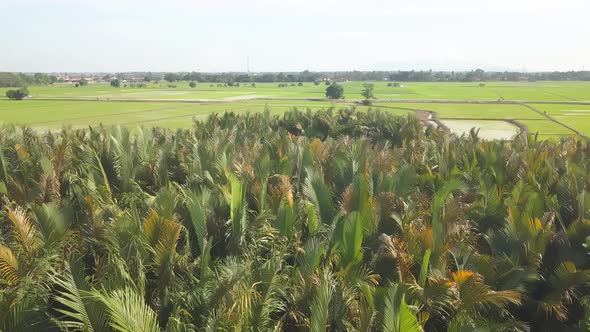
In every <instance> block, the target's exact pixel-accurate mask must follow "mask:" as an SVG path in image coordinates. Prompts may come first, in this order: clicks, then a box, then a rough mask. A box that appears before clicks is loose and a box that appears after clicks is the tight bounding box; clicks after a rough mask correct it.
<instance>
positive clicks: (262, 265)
mask: <svg viewBox="0 0 590 332" xmlns="http://www.w3.org/2000/svg"><path fill="white" fill-rule="evenodd" d="M0 147H1V153H0V192H1V193H2V194H1V203H0V204H1V205H2V210H3V212H2V213H1V215H0V229H1V231H0V243H2V244H1V245H0V330H2V331H31V330H44V331H52V330H60V329H61V330H80V331H105V330H116V331H157V330H166V331H191V330H198V331H203V330H206V331H216V330H232V331H233V330H235V331H269V330H285V331H306V330H311V331H324V330H329V331H343V330H351V331H368V330H374V331H420V330H421V329H424V330H425V331H446V330H449V331H473V330H474V329H475V328H476V327H480V328H482V329H481V330H480V331H484V330H486V329H487V330H489V331H520V330H526V329H528V328H534V329H535V330H543V329H545V330H550V331H557V330H563V331H565V330H567V329H570V330H577V329H580V330H587V329H588V327H589V324H590V303H589V300H588V293H589V292H588V286H589V281H590V272H589V270H588V269H589V268H590V260H589V256H588V249H587V247H586V246H585V245H589V244H590V243H588V242H590V241H588V238H587V237H588V236H590V220H588V218H589V217H590V216H589V212H590V197H589V196H588V195H587V191H588V188H589V187H588V186H589V185H590V177H589V176H588V171H589V169H590V158H589V156H590V154H589V153H590V145H589V144H588V143H587V142H584V141H580V140H576V139H573V138H570V139H567V140H566V139H564V140H561V141H560V142H558V143H545V142H538V141H537V140H536V139H535V138H534V137H518V138H517V139H516V140H515V141H514V142H485V141H480V140H479V139H478V138H477V135H476V133H475V132H473V133H472V134H471V135H470V136H469V137H465V138H457V137H454V136H451V135H449V134H447V133H445V132H443V131H439V130H435V129H432V128H424V127H423V126H422V125H421V124H420V123H419V122H418V121H417V120H416V119H415V118H413V117H394V116H392V115H390V114H388V113H381V112H365V113H361V112H355V111H351V110H347V111H345V110H341V111H336V110H328V111H326V112H319V113H311V112H299V111H296V110H294V111H291V112H287V113H285V114H284V115H282V116H281V117H279V116H274V117H271V116H270V115H269V113H268V112H266V113H263V114H256V115H248V116H236V115H234V114H231V113H226V114H224V115H211V116H210V117H209V118H208V119H207V120H205V121H202V122H195V123H194V129H193V130H179V131H176V132H171V131H167V130H163V129H159V128H155V129H150V130H134V131H129V130H128V129H126V128H102V127H99V128H90V129H87V130H75V131H74V130H64V131H62V132H60V133H46V134H36V133H34V132H33V131H32V130H31V129H28V128H15V127H2V128H1V129H0Z"/></svg>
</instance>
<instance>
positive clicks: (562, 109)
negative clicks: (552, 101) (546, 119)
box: [531, 104, 590, 136]
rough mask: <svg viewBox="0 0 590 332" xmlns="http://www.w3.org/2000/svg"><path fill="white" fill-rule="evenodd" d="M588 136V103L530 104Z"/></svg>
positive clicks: (589, 134)
mask: <svg viewBox="0 0 590 332" xmlns="http://www.w3.org/2000/svg"><path fill="white" fill-rule="evenodd" d="M531 106H533V107H535V108H536V109H538V110H540V111H543V112H547V114H549V115H551V116H552V117H554V118H555V119H556V120H558V121H560V122H562V123H565V124H566V125H568V126H571V127H572V128H575V129H577V130H578V131H580V132H582V133H584V134H585V135H588V136H590V105H544V104H539V105H531Z"/></svg>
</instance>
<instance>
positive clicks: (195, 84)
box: [188, 81, 197, 88]
mask: <svg viewBox="0 0 590 332" xmlns="http://www.w3.org/2000/svg"><path fill="white" fill-rule="evenodd" d="M188 86H190V87H191V88H194V87H196V86H197V83H195V82H194V81H191V82H190V83H189V84H188Z"/></svg>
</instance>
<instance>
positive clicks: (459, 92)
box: [0, 82, 590, 138]
mask: <svg viewBox="0 0 590 332" xmlns="http://www.w3.org/2000/svg"><path fill="white" fill-rule="evenodd" d="M363 83H364V82H346V83H343V85H344V92H345V98H346V100H345V101H339V102H337V103H334V102H331V101H328V100H325V99H324V98H325V96H324V92H325V88H326V86H325V85H324V84H321V85H318V86H316V85H314V84H312V83H304V85H303V86H288V87H281V88H279V87H278V85H277V84H276V83H256V86H252V85H251V84H244V83H242V84H241V86H239V87H219V86H217V83H199V84H198V85H197V87H196V88H190V87H189V86H188V82H182V83H177V84H176V88H169V87H167V84H166V83H162V84H149V85H148V86H147V87H145V88H131V87H129V86H128V87H124V86H123V85H122V86H121V87H120V88H113V87H110V86H109V85H108V84H90V85H88V86H85V87H78V88H76V87H74V86H73V85H70V84H56V85H50V86H31V87H29V92H30V95H31V98H30V99H28V100H23V101H9V100H8V99H6V98H5V97H4V92H5V90H6V89H0V96H1V97H0V122H3V123H10V124H18V125H27V126H30V127H33V128H35V129H38V130H56V129H60V128H62V127H73V128H81V127H87V126H95V125H99V124H104V125H125V126H145V127H150V126H162V127H169V128H188V127H191V126H192V119H193V118H194V117H202V116H206V115H208V114H210V113H214V112H224V111H233V112H241V113H246V112H259V111H263V110H264V109H265V108H268V109H270V110H271V111H272V112H273V113H280V112H283V111H285V110H288V109H289V108H291V107H297V108H300V109H306V108H311V109H322V108H328V107H332V106H334V107H357V108H358V109H367V107H365V106H362V107H361V106H358V105H356V104H355V103H354V101H355V100H359V99H362V97H361V94H360V93H361V91H362V84H363ZM373 84H375V97H376V98H377V99H378V101H375V102H374V105H373V106H372V107H373V108H381V109H383V110H388V111H391V112H394V113H396V114H407V113H413V112H414V111H415V110H422V111H428V112H434V114H435V115H436V116H437V118H438V119H440V120H441V121H442V122H443V123H445V122H446V123H447V124H449V125H447V127H449V128H451V129H452V130H454V129H453V128H457V129H456V130H455V131H456V132H457V133H458V134H461V133H462V132H465V128H468V127H469V126H470V125H473V126H475V127H478V128H480V129H481V131H480V132H481V133H482V134H483V135H482V136H486V130H487V131H488V132H489V134H490V135H492V136H493V135H495V134H494V133H498V132H499V131H503V132H504V134H509V133H511V132H513V131H514V128H517V127H516V126H515V125H513V124H510V123H508V122H506V121H505V120H515V121H517V122H518V123H520V124H522V125H525V126H526V127H527V128H528V130H529V131H530V132H533V133H539V134H540V136H541V137H547V138H549V137H551V138H554V137H559V136H564V135H572V134H574V131H573V130H572V129H574V130H576V131H578V132H580V133H582V134H584V135H589V136H590V105H574V104H568V103H572V102H578V103H579V102H588V103H589V104H590V82H487V83H485V86H483V87H482V86H480V84H479V83H455V82H453V83H412V82H409V83H401V85H402V86H400V87H388V86H387V82H373ZM425 101H428V102H427V103H426V102H425ZM443 101H446V102H447V103H443ZM468 101H488V102H496V104H465V103H464V102H468ZM511 101H522V102H524V103H526V105H528V106H531V107H533V108H534V109H535V110H537V111H535V110H533V109H531V108H529V107H526V106H525V105H520V104H508V103H507V102H511ZM448 102H457V103H448ZM459 102H461V103H459ZM536 102H539V103H536ZM541 102H556V103H560V104H540V103H541ZM453 121H454V122H453ZM507 126H508V127H507ZM568 127H570V128H568ZM498 135H500V134H498ZM500 136H501V135H500ZM486 137H487V136H486Z"/></svg>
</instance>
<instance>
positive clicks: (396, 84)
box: [392, 82, 400, 88]
mask: <svg viewBox="0 0 590 332" xmlns="http://www.w3.org/2000/svg"><path fill="white" fill-rule="evenodd" d="M392 86H393V87H394V88H399V87H400V84H399V83H398V82H394V83H393V85H392Z"/></svg>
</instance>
